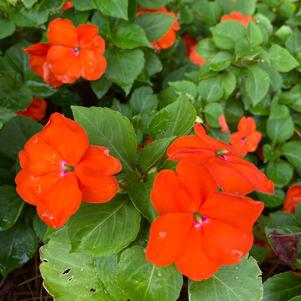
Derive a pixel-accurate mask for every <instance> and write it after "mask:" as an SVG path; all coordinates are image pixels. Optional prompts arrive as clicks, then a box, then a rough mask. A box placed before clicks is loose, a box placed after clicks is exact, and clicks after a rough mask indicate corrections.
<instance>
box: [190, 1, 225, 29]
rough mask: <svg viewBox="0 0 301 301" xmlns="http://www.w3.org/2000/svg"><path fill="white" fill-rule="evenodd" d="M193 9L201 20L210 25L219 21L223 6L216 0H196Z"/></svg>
mask: <svg viewBox="0 0 301 301" xmlns="http://www.w3.org/2000/svg"><path fill="white" fill-rule="evenodd" d="M192 11H193V12H194V13H195V14H196V15H197V16H198V17H199V19H200V20H201V21H203V22H205V23H207V24H210V25H214V24H216V23H218V21H219V19H220V17H221V15H222V9H221V6H220V5H219V3H217V2H216V1H212V2H211V1H210V2H209V1H195V2H194V3H193V6H192Z"/></svg>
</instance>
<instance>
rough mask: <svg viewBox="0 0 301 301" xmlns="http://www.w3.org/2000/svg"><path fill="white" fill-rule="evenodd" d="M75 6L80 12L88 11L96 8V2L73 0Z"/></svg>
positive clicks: (92, 0) (91, 0)
mask: <svg viewBox="0 0 301 301" xmlns="http://www.w3.org/2000/svg"><path fill="white" fill-rule="evenodd" d="M73 5H74V8H75V9H76V10H79V11H86V10H91V9H95V8H96V6H95V3H94V0H73Z"/></svg>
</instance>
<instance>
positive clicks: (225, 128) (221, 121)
mask: <svg viewBox="0 0 301 301" xmlns="http://www.w3.org/2000/svg"><path fill="white" fill-rule="evenodd" d="M218 123H219V126H220V128H221V131H222V132H223V133H229V132H230V130H229V126H228V123H227V120H226V117H225V115H224V114H222V115H220V116H219V117H218Z"/></svg>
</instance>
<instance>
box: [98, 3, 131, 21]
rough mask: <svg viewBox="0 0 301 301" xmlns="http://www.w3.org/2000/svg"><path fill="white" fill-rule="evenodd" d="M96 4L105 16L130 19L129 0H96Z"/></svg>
mask: <svg viewBox="0 0 301 301" xmlns="http://www.w3.org/2000/svg"><path fill="white" fill-rule="evenodd" d="M94 4H95V6H96V8H97V9H98V10H99V11H100V12H101V13H102V14H104V15H105V16H111V17H116V18H121V19H124V20H128V0H94Z"/></svg>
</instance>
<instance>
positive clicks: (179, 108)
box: [149, 97, 196, 139]
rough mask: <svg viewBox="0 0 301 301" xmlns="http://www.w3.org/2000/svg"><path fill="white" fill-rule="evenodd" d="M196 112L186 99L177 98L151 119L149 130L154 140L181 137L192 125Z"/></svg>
mask: <svg viewBox="0 0 301 301" xmlns="http://www.w3.org/2000/svg"><path fill="white" fill-rule="evenodd" d="M195 118H196V111H195V109H194V107H193V105H192V104H191V102H190V101H189V100H187V98H186V97H179V98H178V100H177V101H175V102H174V103H172V104H170V105H168V106H166V107H164V108H163V109H162V110H160V111H159V112H158V113H156V115H155V116H154V118H153V119H152V121H151V123H150V126H149V130H150V133H151V135H152V137H154V138H155V139H159V138H164V137H172V136H182V135H184V134H186V133H187V132H188V131H189V130H190V129H191V128H192V127H193V125H194V122H195Z"/></svg>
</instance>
